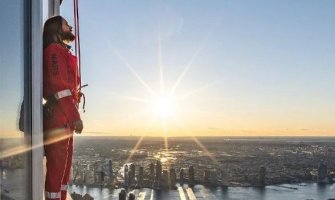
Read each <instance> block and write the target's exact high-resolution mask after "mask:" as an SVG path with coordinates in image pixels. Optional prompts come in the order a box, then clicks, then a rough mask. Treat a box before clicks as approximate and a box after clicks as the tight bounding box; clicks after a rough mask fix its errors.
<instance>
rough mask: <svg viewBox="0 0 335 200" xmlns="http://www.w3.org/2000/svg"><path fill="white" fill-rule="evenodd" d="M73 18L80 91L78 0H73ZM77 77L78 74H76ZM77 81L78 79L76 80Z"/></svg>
mask: <svg viewBox="0 0 335 200" xmlns="http://www.w3.org/2000/svg"><path fill="white" fill-rule="evenodd" d="M73 15H74V17H73V19H74V29H75V36H76V39H75V55H76V57H77V62H78V63H77V64H78V73H79V74H78V75H79V92H80V91H81V57H80V36H79V9H78V0H73ZM77 77H78V76H77ZM77 82H78V81H77Z"/></svg>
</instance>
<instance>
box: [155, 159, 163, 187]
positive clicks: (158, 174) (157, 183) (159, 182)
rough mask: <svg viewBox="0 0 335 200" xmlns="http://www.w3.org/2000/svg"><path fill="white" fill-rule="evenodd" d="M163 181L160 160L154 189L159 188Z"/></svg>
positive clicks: (157, 163)
mask: <svg viewBox="0 0 335 200" xmlns="http://www.w3.org/2000/svg"><path fill="white" fill-rule="evenodd" d="M161 180H162V164H161V162H160V161H159V160H157V162H156V174H155V182H154V187H155V188H159V187H160V185H161Z"/></svg>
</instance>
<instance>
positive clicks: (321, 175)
mask: <svg viewBox="0 0 335 200" xmlns="http://www.w3.org/2000/svg"><path fill="white" fill-rule="evenodd" d="M327 176H328V173H327V165H325V164H324V163H323V162H321V163H320V164H319V168H318V183H326V182H327Z"/></svg>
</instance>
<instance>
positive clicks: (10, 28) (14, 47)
mask: <svg viewBox="0 0 335 200" xmlns="http://www.w3.org/2000/svg"><path fill="white" fill-rule="evenodd" d="M0 10H1V11H0V23H1V26H2V28H1V30H0V36H1V38H2V42H1V43H2V44H1V48H0V99H1V100H0V113H1V115H0V149H1V151H0V170H1V173H0V174H1V179H0V180H1V185H0V188H1V198H0V199H11V198H12V199H15V200H20V199H29V198H27V197H28V196H29V195H28V190H29V187H28V180H29V174H30V173H29V171H30V170H29V165H28V156H27V154H25V152H29V149H30V148H29V145H28V142H27V137H25V134H24V133H22V132H21V131H20V130H19V125H18V124H19V123H18V122H19V117H20V109H21V103H22V100H23V96H24V95H23V94H24V84H23V83H24V81H23V80H24V78H23V77H24V76H23V74H24V67H23V66H24V48H23V46H24V24H23V19H24V17H23V16H24V1H23V0H1V1H0Z"/></svg>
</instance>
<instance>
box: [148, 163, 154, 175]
mask: <svg viewBox="0 0 335 200" xmlns="http://www.w3.org/2000/svg"><path fill="white" fill-rule="evenodd" d="M154 177H155V165H154V164H153V163H150V164H149V178H150V179H153V178H154Z"/></svg>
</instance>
